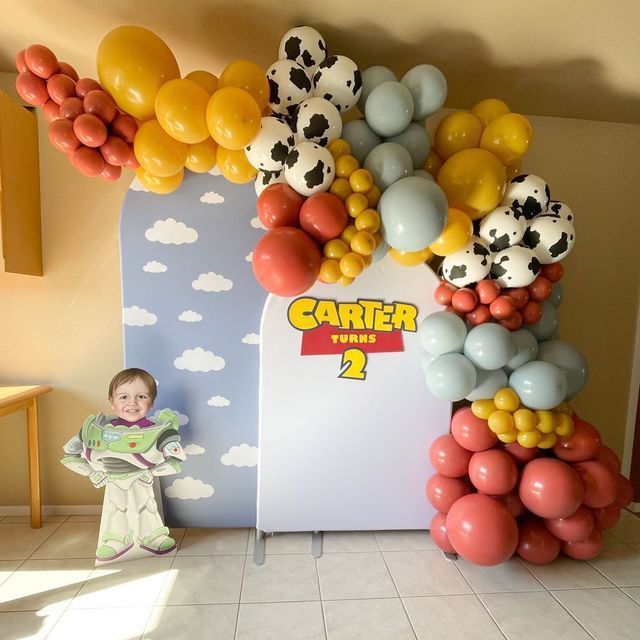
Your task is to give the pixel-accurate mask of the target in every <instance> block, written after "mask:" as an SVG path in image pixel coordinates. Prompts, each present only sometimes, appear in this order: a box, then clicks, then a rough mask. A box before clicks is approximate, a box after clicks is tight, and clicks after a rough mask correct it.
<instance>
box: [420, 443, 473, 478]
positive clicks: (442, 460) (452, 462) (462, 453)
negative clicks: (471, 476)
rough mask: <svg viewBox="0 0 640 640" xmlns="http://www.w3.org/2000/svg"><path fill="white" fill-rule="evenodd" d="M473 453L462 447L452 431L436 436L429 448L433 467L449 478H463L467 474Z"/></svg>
mask: <svg viewBox="0 0 640 640" xmlns="http://www.w3.org/2000/svg"><path fill="white" fill-rule="evenodd" d="M471 455H472V454H471V452H470V451H467V450H466V449H465V448H464V447H461V446H460V445H459V444H458V443H457V442H456V439H455V438H454V437H453V436H452V435H451V434H450V433H447V434H445V435H443V436H440V437H438V438H436V439H435V440H434V441H433V442H432V443H431V447H430V449H429V460H430V461H431V464H432V465H433V468H434V469H435V470H436V472H437V473H439V474H440V475H443V476H447V477H448V478H461V477H462V476H464V475H466V473H467V469H468V467H469V460H471Z"/></svg>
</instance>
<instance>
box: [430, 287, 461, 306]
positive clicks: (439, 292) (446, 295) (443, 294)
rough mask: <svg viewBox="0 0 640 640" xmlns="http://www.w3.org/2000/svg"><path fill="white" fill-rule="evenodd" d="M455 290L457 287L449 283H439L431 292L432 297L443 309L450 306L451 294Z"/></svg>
mask: <svg viewBox="0 0 640 640" xmlns="http://www.w3.org/2000/svg"><path fill="white" fill-rule="evenodd" d="M457 290H458V287H456V286H455V285H453V284H451V283H450V282H441V283H440V284H439V285H438V286H437V287H436V290H435V291H434V292H433V297H434V299H435V301H436V302H437V303H438V304H441V305H442V306H443V307H447V306H449V305H450V304H451V300H452V299H453V294H454V293H455V292H456V291H457Z"/></svg>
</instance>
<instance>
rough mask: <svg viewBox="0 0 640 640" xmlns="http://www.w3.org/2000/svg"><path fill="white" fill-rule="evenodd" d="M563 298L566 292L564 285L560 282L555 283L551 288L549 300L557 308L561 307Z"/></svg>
mask: <svg viewBox="0 0 640 640" xmlns="http://www.w3.org/2000/svg"><path fill="white" fill-rule="evenodd" d="M563 297H564V290H563V288H562V284H561V283H560V282H554V283H553V287H552V288H551V295H550V296H549V297H548V298H547V300H548V301H549V302H550V303H551V304H552V305H553V306H554V307H556V308H557V307H559V306H560V303H561V302H562V298H563Z"/></svg>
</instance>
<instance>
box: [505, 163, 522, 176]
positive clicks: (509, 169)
mask: <svg viewBox="0 0 640 640" xmlns="http://www.w3.org/2000/svg"><path fill="white" fill-rule="evenodd" d="M504 168H505V171H506V173H507V182H510V181H511V180H513V178H515V177H516V176H517V175H518V174H519V173H520V171H521V170H522V158H517V159H516V160H513V161H512V162H510V163H509V164H505V165H504Z"/></svg>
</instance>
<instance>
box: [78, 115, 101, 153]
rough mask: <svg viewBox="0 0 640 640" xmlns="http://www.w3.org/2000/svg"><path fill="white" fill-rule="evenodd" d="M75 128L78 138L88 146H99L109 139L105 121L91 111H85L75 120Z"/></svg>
mask: <svg viewBox="0 0 640 640" xmlns="http://www.w3.org/2000/svg"><path fill="white" fill-rule="evenodd" d="M73 130H74V132H75V134H76V135H77V136H78V140H80V142H82V144H84V145H86V146H87V147H94V148H95V147H99V146H101V145H102V144H104V143H105V142H106V140H107V127H105V124H104V122H102V120H100V118H98V116H94V115H92V114H90V113H83V114H82V115H79V116H78V117H77V118H76V119H75V120H74V121H73Z"/></svg>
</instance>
